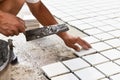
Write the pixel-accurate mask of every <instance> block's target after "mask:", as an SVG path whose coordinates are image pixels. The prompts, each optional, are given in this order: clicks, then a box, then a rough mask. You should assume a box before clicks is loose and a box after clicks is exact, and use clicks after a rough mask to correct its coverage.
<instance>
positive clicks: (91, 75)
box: [74, 67, 104, 80]
mask: <svg viewBox="0 0 120 80" xmlns="http://www.w3.org/2000/svg"><path fill="white" fill-rule="evenodd" d="M74 73H75V74H76V75H77V76H78V77H79V78H80V79H81V80H88V79H89V80H98V79H100V78H104V75H103V74H102V73H100V72H99V71H98V70H97V69H95V68H93V67H89V68H86V69H83V70H79V71H76V72H74Z"/></svg>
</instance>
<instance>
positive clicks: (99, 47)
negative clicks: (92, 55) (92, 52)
mask: <svg viewBox="0 0 120 80" xmlns="http://www.w3.org/2000/svg"><path fill="white" fill-rule="evenodd" d="M91 45H92V48H93V49H96V50H97V51H104V50H108V49H111V48H112V47H111V46H109V45H107V44H106V43H104V42H99V43H95V44H91Z"/></svg>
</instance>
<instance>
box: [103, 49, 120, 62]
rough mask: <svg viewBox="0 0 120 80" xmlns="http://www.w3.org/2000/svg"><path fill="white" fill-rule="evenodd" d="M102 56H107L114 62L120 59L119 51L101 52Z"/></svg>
mask: <svg viewBox="0 0 120 80" xmlns="http://www.w3.org/2000/svg"><path fill="white" fill-rule="evenodd" d="M101 54H102V55H104V56H106V57H107V58H109V59H110V60H114V59H119V58H120V51H118V50H116V49H111V50H107V51H103V52H101Z"/></svg>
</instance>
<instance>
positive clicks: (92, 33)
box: [84, 28, 102, 35]
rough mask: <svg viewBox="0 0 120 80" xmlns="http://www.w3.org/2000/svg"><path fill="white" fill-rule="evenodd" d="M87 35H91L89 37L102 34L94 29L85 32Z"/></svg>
mask: <svg viewBox="0 0 120 80" xmlns="http://www.w3.org/2000/svg"><path fill="white" fill-rule="evenodd" d="M84 32H85V33H87V34H89V35H95V34H98V33H102V31H101V30H99V29H97V28H93V29H89V30H84Z"/></svg>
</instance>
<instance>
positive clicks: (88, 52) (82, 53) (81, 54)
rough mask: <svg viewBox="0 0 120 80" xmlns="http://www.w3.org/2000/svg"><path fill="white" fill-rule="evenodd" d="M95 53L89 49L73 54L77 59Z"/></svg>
mask: <svg viewBox="0 0 120 80" xmlns="http://www.w3.org/2000/svg"><path fill="white" fill-rule="evenodd" d="M96 52H97V51H96V50H95V49H93V48H90V49H89V50H85V49H82V50H81V51H80V52H75V54H76V55H77V56H79V57H81V56H85V55H89V54H92V53H96Z"/></svg>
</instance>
